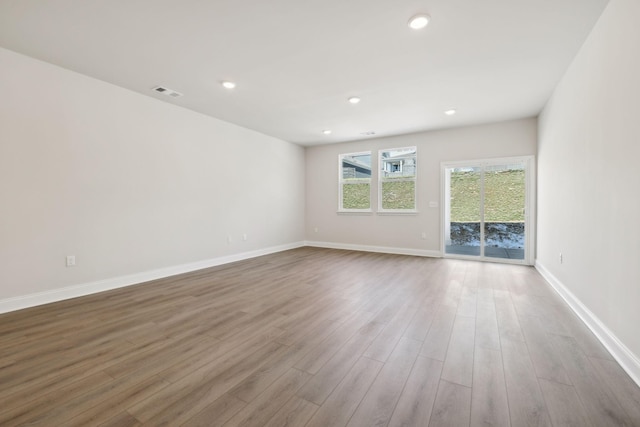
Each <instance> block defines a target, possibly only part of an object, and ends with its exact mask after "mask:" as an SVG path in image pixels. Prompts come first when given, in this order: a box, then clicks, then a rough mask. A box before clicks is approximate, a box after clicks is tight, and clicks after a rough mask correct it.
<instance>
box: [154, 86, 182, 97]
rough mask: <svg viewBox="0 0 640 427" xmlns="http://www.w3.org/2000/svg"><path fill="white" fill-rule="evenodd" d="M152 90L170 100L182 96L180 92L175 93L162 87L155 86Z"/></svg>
mask: <svg viewBox="0 0 640 427" xmlns="http://www.w3.org/2000/svg"><path fill="white" fill-rule="evenodd" d="M153 90H154V91H156V92H158V93H161V94H163V95H167V96H170V97H172V98H180V97H181V96H182V94H181V93H180V92H176V91H175V90H173V89H169V88H168V87H164V86H156V87H154V88H153Z"/></svg>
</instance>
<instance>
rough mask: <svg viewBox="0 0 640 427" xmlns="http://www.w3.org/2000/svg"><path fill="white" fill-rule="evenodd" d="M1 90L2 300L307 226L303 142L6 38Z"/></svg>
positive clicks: (296, 236) (296, 233)
mask: <svg viewBox="0 0 640 427" xmlns="http://www.w3.org/2000/svg"><path fill="white" fill-rule="evenodd" d="M0 94H2V96H0V203H1V206H0V209H1V213H0V302H1V301H2V300H6V299H8V298H12V297H18V296H25V295H29V294H33V293H38V292H45V291H55V290H57V289H60V288H63V287H68V286H73V285H78V284H85V283H88V282H93V281H96V280H102V279H109V278H114V277H119V276H126V275H130V274H135V273H140V272H145V271H150V270H156V269H162V268H166V267H171V266H176V265H182V264H186V263H193V262H197V261H202V260H210V259H213V258H216V257H221V256H228V255H230V254H237V253H244V252H249V251H256V250H260V249H265V248H270V247H274V246H279V245H287V244H292V243H295V242H301V241H303V240H304V226H303V224H304V149H302V148H301V147H299V146H296V145H293V144H289V143H286V142H283V141H280V140H277V139H274V138H271V137H268V136H265V135H262V134H259V133H256V132H253V131H250V130H247V129H244V128H241V127H238V126H235V125H231V124H229V123H225V122H222V121H219V120H215V119H212V118H210V117H207V116H204V115H201V114H198V113H194V112H192V111H189V110H186V109H183V108H181V107H177V106H174V105H170V104H168V103H164V102H160V101H158V100H155V99H153V98H151V97H146V96H142V95H140V94H137V93H134V92H130V91H128V90H125V89H122V88H119V87H116V86H113V85H110V84H107V83H104V82H101V81H98V80H94V79H91V78H89V77H86V76H83V75H80V74H76V73H73V72H70V71H67V70H64V69H61V68H58V67H55V66H53V65H50V64H47V63H44V62H40V61H37V60H34V59H32V58H29V57H26V56H22V55H18V54H16V53H13V52H11V51H8V50H5V49H0ZM186 96H189V94H186ZM211 96H215V94H212V95H211ZM243 233H247V235H248V236H247V237H248V240H247V241H243V240H242V239H241V236H242V234H243ZM227 235H230V236H231V237H232V243H231V244H228V243H227ZM66 255H75V256H76V257H77V266H76V267H73V268H66V267H65V256H66Z"/></svg>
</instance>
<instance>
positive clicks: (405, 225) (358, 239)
mask: <svg viewBox="0 0 640 427" xmlns="http://www.w3.org/2000/svg"><path fill="white" fill-rule="evenodd" d="M536 139H537V120H536V119H535V118H532V119H523V120H515V121H509V122H503V123H496V124H490V125H482V126H470V127H464V128H457V129H449V130H442V131H435V132H425V133H417V134H411V135H403V136H396V137H388V138H376V139H368V140H363V141H357V142H349V143H343V144H334V145H324V146H317V147H310V148H307V152H306V165H307V168H306V175H307V179H306V181H307V201H306V203H307V212H306V238H307V240H308V241H312V242H323V243H329V244H333V246H340V245H339V244H347V245H351V246H353V245H364V246H373V247H383V248H389V249H395V251H396V252H405V253H416V254H425V255H429V254H432V255H437V254H438V253H439V252H440V235H441V232H440V211H441V209H440V207H437V208H431V207H429V201H436V202H438V203H439V202H440V188H441V186H440V163H441V162H443V161H455V160H473V159H485V158H495V157H510V156H526V155H533V154H535V151H536ZM406 146H417V147H418V180H417V202H418V203H417V204H418V206H417V208H418V211H419V213H418V214H417V215H378V214H375V213H373V214H365V215H362V214H357V215H356V214H338V213H337V209H338V155H339V154H343V153H352V152H358V151H368V150H371V151H372V152H373V153H372V156H374V157H375V156H377V150H379V149H383V148H395V147H406ZM373 179H374V180H375V179H377V175H375V173H374V177H373ZM372 206H377V195H375V194H374V195H373V199H372ZM316 227H317V228H318V232H315V228H316ZM422 232H425V233H426V234H427V238H426V239H425V240H423V239H422V238H421V234H422ZM398 249H400V251H398ZM403 250H404V251H403Z"/></svg>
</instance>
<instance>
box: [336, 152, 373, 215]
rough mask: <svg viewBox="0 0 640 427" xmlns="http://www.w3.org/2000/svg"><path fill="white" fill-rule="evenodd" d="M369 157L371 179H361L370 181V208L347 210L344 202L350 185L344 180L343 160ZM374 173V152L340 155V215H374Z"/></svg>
mask: <svg viewBox="0 0 640 427" xmlns="http://www.w3.org/2000/svg"><path fill="white" fill-rule="evenodd" d="M367 154H368V155H369V157H370V159H371V163H372V164H371V176H370V177H369V178H360V179H362V180H365V179H368V180H369V182H368V184H369V207H368V208H366V209H353V208H345V207H344V206H343V202H344V198H343V195H344V191H343V189H344V186H345V185H349V184H348V183H346V182H345V179H344V171H343V169H342V163H343V159H344V158H345V157H356V156H362V155H367ZM373 171H374V165H373V151H372V150H366V151H358V152H354V153H342V154H338V213H372V212H373Z"/></svg>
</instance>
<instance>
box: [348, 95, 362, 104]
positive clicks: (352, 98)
mask: <svg viewBox="0 0 640 427" xmlns="http://www.w3.org/2000/svg"><path fill="white" fill-rule="evenodd" d="M349 102H350V103H352V104H357V103H358V102H360V98H358V97H357V96H352V97H351V98H349Z"/></svg>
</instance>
